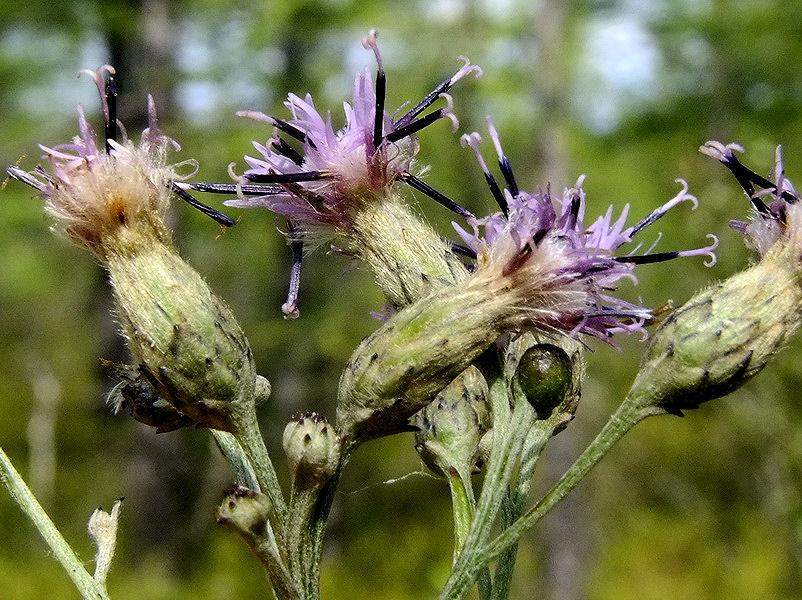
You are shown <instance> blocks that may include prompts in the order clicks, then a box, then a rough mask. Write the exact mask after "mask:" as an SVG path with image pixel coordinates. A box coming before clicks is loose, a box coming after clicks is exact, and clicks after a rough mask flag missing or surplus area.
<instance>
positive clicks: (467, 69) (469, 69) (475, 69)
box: [395, 56, 482, 127]
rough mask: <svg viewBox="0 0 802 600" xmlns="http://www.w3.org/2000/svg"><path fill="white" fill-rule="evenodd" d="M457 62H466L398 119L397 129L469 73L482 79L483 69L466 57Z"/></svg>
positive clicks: (459, 58) (461, 57)
mask: <svg viewBox="0 0 802 600" xmlns="http://www.w3.org/2000/svg"><path fill="white" fill-rule="evenodd" d="M457 60H462V61H464V63H465V64H463V65H462V67H461V68H460V69H459V70H458V71H457V72H456V73H454V74H453V75H452V76H451V77H449V78H448V79H446V80H445V81H444V82H443V83H441V84H440V85H438V86H437V87H436V88H434V89H433V90H432V91H431V92H429V93H428V94H427V95H426V97H425V98H424V99H423V100H421V101H420V102H419V103H418V104H417V105H416V106H415V108H413V109H412V110H410V111H409V112H408V113H406V114H405V115H404V116H402V117H401V118H400V119H398V120H397V121H396V122H395V125H396V127H403V126H404V125H406V124H407V123H410V122H411V121H412V119H414V118H415V117H417V116H418V115H419V114H421V113H422V112H423V111H424V110H426V109H427V108H429V107H430V106H431V105H432V104H433V103H434V102H435V101H436V100H437V98H439V97H440V94H442V93H444V92H447V91H448V90H450V89H451V87H452V86H453V85H454V84H455V83H457V82H458V81H459V80H460V79H462V78H463V77H465V76H467V75H468V73H475V76H476V77H481V75H482V68H481V67H480V66H479V65H472V64H471V61H470V60H468V59H467V58H465V57H464V56H460V57H458V58H457Z"/></svg>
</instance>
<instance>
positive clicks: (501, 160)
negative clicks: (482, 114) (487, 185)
mask: <svg viewBox="0 0 802 600" xmlns="http://www.w3.org/2000/svg"><path fill="white" fill-rule="evenodd" d="M486 120H487V130H488V131H489V132H490V139H491V140H492V141H493V146H495V148H496V154H498V167H499V169H501V174H502V175H503V176H504V181H505V182H506V183H507V189H508V190H510V194H512V196H513V198H514V197H515V196H517V195H518V192H519V189H518V183H517V182H516V181H515V176H514V175H513V173H512V165H511V164H510V159H509V158H507V155H506V154H504V150H503V149H502V147H501V139H499V137H498V131H497V130H496V127H495V126H494V125H493V120H492V119H491V118H490V117H487V118H486Z"/></svg>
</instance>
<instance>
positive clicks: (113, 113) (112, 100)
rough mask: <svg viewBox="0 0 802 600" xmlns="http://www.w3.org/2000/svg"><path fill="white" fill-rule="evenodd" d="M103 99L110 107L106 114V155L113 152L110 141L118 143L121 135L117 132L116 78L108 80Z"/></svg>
mask: <svg viewBox="0 0 802 600" xmlns="http://www.w3.org/2000/svg"><path fill="white" fill-rule="evenodd" d="M103 97H104V98H105V100H106V106H107V107H108V114H106V126H105V128H104V134H105V138H104V139H105V140H106V154H108V153H110V152H111V147H110V146H109V140H114V141H115V142H116V141H117V135H118V134H119V131H118V130H117V82H116V81H115V80H114V77H111V76H109V77H108V79H106V85H105V88H104V90H103Z"/></svg>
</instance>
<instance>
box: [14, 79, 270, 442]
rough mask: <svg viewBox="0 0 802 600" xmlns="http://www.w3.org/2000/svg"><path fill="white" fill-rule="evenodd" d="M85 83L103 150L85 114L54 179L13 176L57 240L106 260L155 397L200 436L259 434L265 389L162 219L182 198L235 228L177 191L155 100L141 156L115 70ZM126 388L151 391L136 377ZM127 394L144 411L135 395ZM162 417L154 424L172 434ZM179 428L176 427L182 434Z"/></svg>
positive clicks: (230, 321) (235, 330)
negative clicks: (175, 198) (95, 105)
mask: <svg viewBox="0 0 802 600" xmlns="http://www.w3.org/2000/svg"><path fill="white" fill-rule="evenodd" d="M83 73H87V74H88V75H89V76H90V77H92V79H94V81H95V83H96V84H97V86H98V90H99V92H100V97H101V103H102V106H103V116H104V118H105V123H104V134H105V138H104V139H105V146H104V145H103V142H101V143H100V144H99V143H98V139H97V136H96V134H95V132H94V130H93V129H92V127H91V126H90V125H89V123H88V122H87V120H86V118H85V116H84V113H83V110H79V121H78V124H79V125H78V127H79V135H78V136H77V137H76V138H75V139H74V140H73V141H72V143H69V144H63V145H59V146H55V147H53V148H50V147H46V146H42V149H43V150H44V152H45V155H44V157H43V158H44V159H45V160H47V161H48V163H49V164H50V167H51V172H50V173H48V172H47V171H46V170H45V169H44V168H42V167H37V168H36V169H35V170H34V171H33V172H25V171H23V170H22V169H19V168H18V167H11V168H9V169H8V172H9V174H10V175H11V176H12V177H14V178H15V179H18V180H20V181H22V182H24V183H26V184H28V185H30V186H32V187H33V188H35V189H36V190H38V192H39V193H40V195H41V196H42V197H43V199H44V201H45V208H46V210H47V212H48V213H49V214H50V215H51V216H52V217H53V218H54V219H55V223H56V228H58V229H61V230H63V231H65V232H66V233H67V234H68V235H69V236H70V237H71V238H72V239H73V240H75V241H76V242H78V243H79V244H81V245H83V246H85V247H87V248H88V249H89V250H90V251H92V252H93V253H94V254H95V255H96V256H97V257H98V258H99V259H100V261H101V263H102V265H103V267H104V268H105V269H106V271H107V272H108V274H109V280H110V283H111V285H112V289H113V292H114V301H115V308H116V316H117V319H118V321H119V323H120V326H121V329H122V332H123V334H124V335H125V337H126V338H127V341H128V346H129V348H130V349H131V353H132V354H133V357H134V360H135V362H136V365H137V366H136V370H137V371H138V372H139V373H140V374H141V375H142V376H143V377H144V379H145V380H147V382H148V383H149V384H150V385H151V386H152V388H153V389H154V390H155V392H156V393H158V395H159V396H161V397H162V398H163V399H165V400H167V401H168V402H169V403H170V404H172V405H173V407H174V408H175V409H176V410H178V411H179V412H180V413H181V415H184V416H185V417H187V418H189V419H190V420H191V421H192V422H193V423H195V424H197V425H203V426H208V427H213V428H215V429H222V430H228V431H237V430H239V429H242V428H243V426H244V425H247V426H251V424H252V422H254V421H255V412H254V406H255V402H256V398H257V396H259V395H264V392H265V390H266V388H265V386H264V385H263V384H262V382H261V381H260V378H258V377H257V376H256V373H255V367H254V363H253V357H252V356H251V351H250V347H249V346H248V341H247V339H246V338H245V335H244V333H243V332H242V330H241V329H240V327H239V325H238V324H237V322H236V320H235V319H234V316H233V315H232V314H231V311H230V310H229V309H228V307H227V306H226V305H225V304H224V303H223V302H222V301H221V300H220V299H218V298H217V297H216V296H215V295H214V294H213V293H212V291H211V290H210V289H209V286H208V285H207V284H206V282H205V281H203V278H202V277H201V276H200V274H199V273H197V271H195V270H194V269H193V268H192V267H190V266H189V265H188V264H187V263H186V262H184V261H183V260H182V259H181V257H180V256H179V255H178V253H177V251H176V249H175V247H174V245H173V242H172V238H171V235H170V232H169V230H168V228H167V226H166V225H165V223H164V217H165V215H166V211H167V206H168V203H169V200H170V197H171V195H172V194H173V193H176V194H177V195H179V197H182V198H183V199H185V200H188V201H190V202H191V203H195V204H196V205H198V206H199V207H200V208H202V209H203V210H204V212H207V213H208V214H209V215H210V216H212V217H214V218H215V219H217V220H218V221H219V222H221V223H223V224H233V221H230V219H228V217H226V216H225V215H222V214H221V213H217V212H216V211H214V210H213V209H210V208H208V207H204V206H203V205H200V203H197V202H196V201H195V200H194V198H192V197H191V196H190V195H189V194H187V193H186V192H185V191H184V190H182V189H180V188H178V187H176V185H175V180H176V179H178V178H179V176H178V174H177V173H176V167H177V166H178V165H173V166H168V165H167V164H166V161H165V155H166V152H167V150H168V148H171V147H172V148H174V149H177V148H178V144H177V143H176V142H175V141H174V140H172V139H170V138H168V137H167V136H166V135H164V134H163V133H161V132H160V131H159V130H158V128H157V126H156V111H155V108H154V104H153V100H152V98H149V100H148V109H149V110H148V113H149V126H148V128H147V129H146V130H145V131H144V132H143V133H142V139H141V141H140V143H139V144H138V145H135V144H133V143H132V142H131V141H130V140H128V139H127V137H126V136H125V134H124V130H123V129H122V127H121V125H120V124H119V123H118V121H117V118H116V102H115V96H116V91H115V87H114V80H113V79H112V78H111V77H110V75H112V74H113V73H114V69H113V68H112V67H110V66H104V67H101V68H100V69H99V70H98V71H97V72H92V71H83ZM107 74H108V75H109V77H104V76H105V75H107ZM120 134H122V136H121V139H118V138H119V137H120ZM186 162H187V163H189V164H191V165H194V164H195V163H194V161H186ZM126 379H127V380H128V382H129V383H132V384H134V383H136V384H137V385H139V384H144V382H143V381H142V380H141V379H138V378H135V377H134V376H133V375H132V376H131V377H126ZM128 391H129V392H131V393H132V394H135V395H138V396H140V398H139V399H142V400H144V397H143V395H142V394H140V393H138V392H137V390H136V389H134V388H129V389H128ZM145 395H147V394H145ZM147 401H148V402H147V403H148V404H149V406H150V407H151V408H153V407H154V406H155V404H156V402H155V401H154V399H153V398H152V397H150V398H148V399H147ZM151 416H154V415H153V414H151ZM163 416H164V414H163V413H160V414H159V415H157V417H158V418H157V421H158V423H156V422H154V423H153V424H156V425H158V426H160V427H162V426H165V425H166V423H165V422H164V419H163ZM172 417H174V418H173V420H172V421H171V423H170V425H168V427H170V428H174V427H172V425H175V426H180V425H181V424H183V419H180V418H178V417H177V416H176V415H172Z"/></svg>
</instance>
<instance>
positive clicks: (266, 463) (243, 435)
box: [234, 416, 287, 537]
mask: <svg viewBox="0 0 802 600" xmlns="http://www.w3.org/2000/svg"><path fill="white" fill-rule="evenodd" d="M234 437H235V438H236V439H237V441H238V442H239V444H240V446H242V449H243V451H244V452H245V456H246V457H247V458H248V461H249V462H250V464H251V466H252V467H253V471H254V473H255V474H256V479H257V481H258V482H259V486H260V487H261V489H262V492H263V493H264V494H266V495H267V497H268V498H269V499H270V502H271V504H272V505H273V511H274V513H275V515H276V520H277V522H278V523H279V524H280V525H281V527H282V528H283V524H284V523H285V521H286V520H287V503H286V502H285V501H284V494H283V493H282V491H281V486H280V485H279V483H278V477H277V476H276V470H275V469H274V468H273V461H271V460H270V455H269V454H268V452H267V447H266V446H265V440H264V438H263V437H262V432H261V431H260V430H259V424H258V423H257V421H256V418H255V417H250V416H248V417H246V418H245V419H244V422H243V423H241V424H240V426H239V427H238V428H237V430H236V431H235V432H234ZM280 536H281V530H279V537H280Z"/></svg>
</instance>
